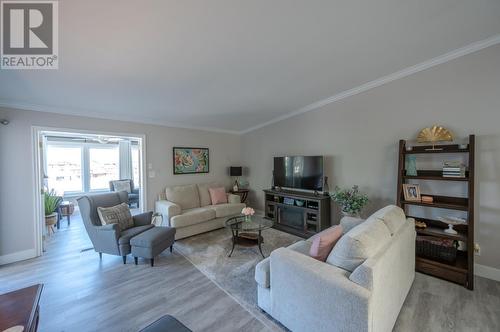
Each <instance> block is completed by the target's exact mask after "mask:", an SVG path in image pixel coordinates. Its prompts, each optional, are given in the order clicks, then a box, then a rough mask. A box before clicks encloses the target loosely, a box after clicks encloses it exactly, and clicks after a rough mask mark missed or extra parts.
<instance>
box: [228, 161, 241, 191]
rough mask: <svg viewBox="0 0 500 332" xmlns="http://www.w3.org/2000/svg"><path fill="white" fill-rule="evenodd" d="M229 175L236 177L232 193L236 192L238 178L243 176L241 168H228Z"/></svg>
mask: <svg viewBox="0 0 500 332" xmlns="http://www.w3.org/2000/svg"><path fill="white" fill-rule="evenodd" d="M229 175H230V176H233V177H236V180H234V186H233V191H238V190H239V184H238V177H240V176H242V175H243V167H241V166H231V167H229Z"/></svg>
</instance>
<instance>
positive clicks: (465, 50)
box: [0, 34, 500, 135]
mask: <svg viewBox="0 0 500 332" xmlns="http://www.w3.org/2000/svg"><path fill="white" fill-rule="evenodd" d="M497 44H500V34H497V35H494V36H492V37H490V38H487V39H484V40H481V41H478V42H475V43H472V44H469V45H466V46H464V47H461V48H458V49H455V50H453V51H450V52H448V53H445V54H442V55H440V56H437V57H435V58H432V59H430V60H427V61H424V62H421V63H419V64H416V65H414V66H411V67H407V68H405V69H402V70H400V71H397V72H395V73H392V74H389V75H387V76H383V77H380V78H377V79H375V80H373V81H370V82H367V83H365V84H362V85H360V86H357V87H354V88H352V89H349V90H346V91H343V92H340V93H338V94H335V95H333V96H331V97H328V98H326V99H323V100H319V101H317V102H314V103H312V104H309V105H307V106H305V107H302V108H300V109H298V110H295V111H293V112H290V113H287V114H284V115H281V116H278V117H276V118H274V119H272V120H269V121H266V122H264V123H261V124H259V125H256V126H253V127H250V128H247V129H244V130H241V131H238V130H229V129H221V128H215V127H204V126H191V125H186V124H180V123H175V122H170V121H165V120H160V119H154V118H146V117H144V116H143V115H137V116H131V115H123V114H120V115H109V114H103V113H101V112H98V111H92V110H81V109H80V110H78V109H70V108H60V107H53V106H45V105H37V104H31V103H23V102H17V101H9V100H5V99H0V107H6V108H14V109H20V110H29V111H40V112H49V113H57V114H64V115H74V116H84V117H93V118H98V119H108V120H119V121H129V122H135V123H143V124H150V125H160V126H166V127H172V128H182V129H192V130H202V131H208V132H215V133H224V134H233V135H243V134H247V133H249V132H251V131H254V130H257V129H260V128H263V127H266V126H269V125H271V124H273V123H276V122H280V121H283V120H286V119H289V118H291V117H294V116H296V115H300V114H304V113H307V112H311V111H315V110H318V109H319V108H321V107H323V106H326V105H328V104H331V103H334V102H336V101H339V100H342V99H345V98H347V97H351V96H354V95H357V94H360V93H362V92H366V91H368V90H371V89H373V88H376V87H379V86H381V85H384V84H387V83H390V82H393V81H395V80H398V79H400V78H404V77H407V76H409V75H412V74H416V73H418V72H421V71H423V70H426V69H429V68H432V67H434V66H437V65H440V64H443V63H446V62H448V61H451V60H455V59H457V58H460V57H462V56H464V55H467V54H471V53H474V52H477V51H480V50H482V49H485V48H487V47H490V46H494V45H497Z"/></svg>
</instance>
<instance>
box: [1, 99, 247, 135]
mask: <svg viewBox="0 0 500 332" xmlns="http://www.w3.org/2000/svg"><path fill="white" fill-rule="evenodd" d="M0 107H3V108H10V109H17V110H24V111H37V112H46V113H56V114H62V115H69V116H81V117H86V118H97V119H104V120H116V121H124V122H131V123H139V124H148V125H156V126H163V127H169V128H180V129H191V130H200V131H207V132H213V133H220V134H232V135H239V134H240V132H239V131H237V130H227V129H220V128H213V127H203V126H190V125H185V124H181V123H175V122H169V121H163V120H159V119H153V118H145V117H142V116H128V115H109V114H104V113H101V112H95V111H91V110H77V109H68V108H59V107H53V106H45V105H37V104H30V103H22V102H15V101H10V100H5V99H0Z"/></svg>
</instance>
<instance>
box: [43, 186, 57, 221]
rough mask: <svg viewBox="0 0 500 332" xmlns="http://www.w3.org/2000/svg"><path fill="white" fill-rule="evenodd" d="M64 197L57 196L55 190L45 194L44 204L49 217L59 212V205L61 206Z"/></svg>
mask: <svg viewBox="0 0 500 332" xmlns="http://www.w3.org/2000/svg"><path fill="white" fill-rule="evenodd" d="M61 201H62V197H60V196H57V195H56V192H55V191H54V189H52V190H51V191H46V192H44V193H43V202H44V205H45V215H46V216H49V215H51V214H52V213H54V212H56V211H57V208H58V207H59V204H61Z"/></svg>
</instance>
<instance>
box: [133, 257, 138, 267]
mask: <svg viewBox="0 0 500 332" xmlns="http://www.w3.org/2000/svg"><path fill="white" fill-rule="evenodd" d="M137 261H138V259H137V257H134V263H135V265H137Z"/></svg>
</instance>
